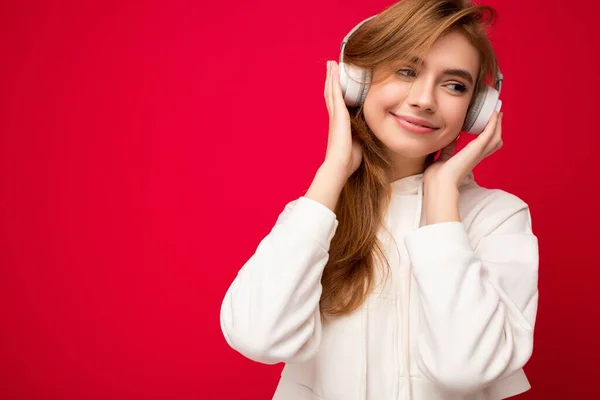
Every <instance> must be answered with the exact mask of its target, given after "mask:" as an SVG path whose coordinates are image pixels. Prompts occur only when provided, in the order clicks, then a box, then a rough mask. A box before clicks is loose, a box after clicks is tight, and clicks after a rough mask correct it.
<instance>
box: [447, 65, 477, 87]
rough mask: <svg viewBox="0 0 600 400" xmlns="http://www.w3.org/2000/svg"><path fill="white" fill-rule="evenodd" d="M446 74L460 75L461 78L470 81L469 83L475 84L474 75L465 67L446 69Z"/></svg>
mask: <svg viewBox="0 0 600 400" xmlns="http://www.w3.org/2000/svg"><path fill="white" fill-rule="evenodd" d="M444 75H452V76H458V77H459V78H463V79H465V80H466V81H468V82H469V84H471V85H472V84H473V76H471V73H470V72H469V71H466V70H464V69H455V68H450V69H445V70H444Z"/></svg>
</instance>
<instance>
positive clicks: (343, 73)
mask: <svg viewBox="0 0 600 400" xmlns="http://www.w3.org/2000/svg"><path fill="white" fill-rule="evenodd" d="M339 71H340V86H341V87H342V95H343V96H344V103H346V105H347V106H348V107H356V106H359V105H361V104H363V102H364V101H365V97H366V96H367V91H368V90H369V86H370V84H371V71H369V70H367V69H363V68H359V67H357V66H355V65H352V64H346V63H343V62H341V63H340V64H339Z"/></svg>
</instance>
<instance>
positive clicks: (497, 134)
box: [483, 113, 504, 158]
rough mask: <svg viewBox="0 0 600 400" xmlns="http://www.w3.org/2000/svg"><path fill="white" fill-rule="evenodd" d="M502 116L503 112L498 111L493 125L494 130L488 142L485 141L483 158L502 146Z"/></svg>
mask: <svg viewBox="0 0 600 400" xmlns="http://www.w3.org/2000/svg"><path fill="white" fill-rule="evenodd" d="M503 116H504V113H500V114H499V115H498V116H497V120H496V124H495V126H494V131H493V133H492V135H491V138H490V140H489V142H488V143H487V145H486V147H485V149H484V151H483V156H484V158H485V157H487V156H489V155H491V154H492V153H495V152H496V151H498V150H500V148H501V147H502V144H503V143H502V117H503Z"/></svg>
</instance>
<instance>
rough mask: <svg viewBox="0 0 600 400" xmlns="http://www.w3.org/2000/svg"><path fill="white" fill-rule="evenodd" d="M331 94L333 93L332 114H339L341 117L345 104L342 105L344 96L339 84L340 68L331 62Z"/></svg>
mask: <svg viewBox="0 0 600 400" xmlns="http://www.w3.org/2000/svg"><path fill="white" fill-rule="evenodd" d="M331 64H332V73H333V78H332V84H333V88H332V92H333V107H334V110H335V111H334V112H338V111H339V112H340V115H343V113H344V111H345V110H346V104H345V103H344V95H343V94H342V86H341V84H340V66H339V64H337V63H336V62H332V63H331Z"/></svg>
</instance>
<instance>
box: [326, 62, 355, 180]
mask: <svg viewBox="0 0 600 400" xmlns="http://www.w3.org/2000/svg"><path fill="white" fill-rule="evenodd" d="M324 94H325V102H326V104H327V111H328V113H329V136H328V139H327V152H326V154H325V164H327V165H328V166H333V168H335V169H339V170H340V171H342V172H343V174H344V180H345V179H348V178H349V177H350V176H351V175H352V174H353V173H354V172H355V171H356V170H357V169H358V167H359V166H360V163H361V162H362V148H361V145H360V143H359V142H358V141H357V140H356V139H353V138H352V134H351V130H350V115H349V113H348V108H347V107H346V104H345V103H344V97H343V95H342V87H341V86H340V72H339V65H338V64H337V63H336V62H335V61H328V62H327V78H326V79H325V93H324Z"/></svg>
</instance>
